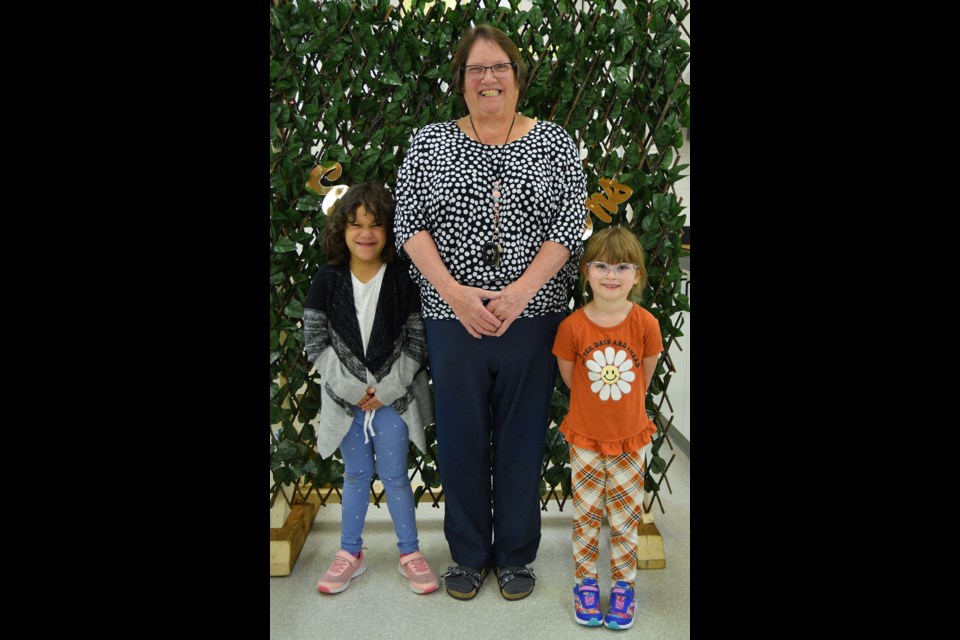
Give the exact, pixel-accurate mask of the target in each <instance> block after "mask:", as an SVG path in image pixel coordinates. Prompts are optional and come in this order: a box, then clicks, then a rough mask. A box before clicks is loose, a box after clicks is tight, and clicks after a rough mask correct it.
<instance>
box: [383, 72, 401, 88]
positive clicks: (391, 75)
mask: <svg viewBox="0 0 960 640" xmlns="http://www.w3.org/2000/svg"><path fill="white" fill-rule="evenodd" d="M380 82H382V83H383V84H388V85H390V86H393V87H399V86H400V85H402V84H403V82H401V80H400V76H399V75H398V74H397V72H396V71H394V70H393V69H391V70H389V71H387V72H386V73H384V74H383V75H382V76H381V77H380Z"/></svg>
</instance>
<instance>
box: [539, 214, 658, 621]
mask: <svg viewBox="0 0 960 640" xmlns="http://www.w3.org/2000/svg"><path fill="white" fill-rule="evenodd" d="M646 283H647V272H646V269H645V268H644V256H643V248H642V247H641V246H640V242H639V240H637V237H636V236H635V235H634V234H633V233H632V232H631V231H630V230H628V229H626V228H624V227H621V226H616V227H608V228H606V229H604V230H602V231H599V232H597V233H595V234H594V235H593V236H592V237H591V238H590V240H589V241H588V242H587V247H586V249H585V251H584V255H583V289H584V296H585V299H587V300H588V302H587V303H586V304H584V305H583V307H581V308H580V309H578V310H576V311H574V312H573V313H572V314H570V315H569V316H568V317H567V318H566V319H565V320H564V321H563V322H561V323H560V328H559V330H558V331H557V337H556V340H554V344H553V353H554V355H556V356H557V364H558V365H559V367H560V375H561V377H562V378H563V381H564V382H565V383H566V384H567V386H568V387H569V388H570V410H569V411H568V412H567V415H566V417H565V418H564V420H563V423H562V424H561V425H560V431H561V432H562V433H563V435H564V437H565V439H566V440H567V442H568V443H569V447H570V466H571V474H572V478H571V485H572V487H573V512H574V518H573V561H574V566H575V571H574V579H575V582H576V586H574V588H573V595H574V597H573V603H574V619H575V620H576V621H577V623H578V624H582V625H586V626H590V627H598V626H600V625H601V624H603V625H605V626H607V627H609V628H611V629H628V628H629V627H630V626H632V625H633V613H634V609H635V606H636V603H635V600H634V589H633V584H634V580H635V579H636V575H637V527H638V526H639V524H640V522H641V519H642V516H643V473H644V470H643V454H642V449H643V448H644V447H645V446H646V445H647V444H648V443H649V442H650V437H651V435H653V434H654V433H656V430H657V428H656V426H655V425H654V424H653V422H652V421H651V420H650V419H649V418H648V417H647V412H646V397H647V388H648V387H649V385H650V379H651V377H652V376H653V370H654V368H656V366H657V358H658V357H659V354H660V352H661V351H663V342H662V340H661V337H660V325H659V323H658V322H657V320H656V318H654V317H653V315H652V314H651V313H650V312H649V311H647V310H646V309H644V308H643V307H641V306H640V305H638V304H636V303H635V302H633V301H632V300H631V298H634V297H636V296H638V295H639V293H640V292H641V291H642V290H643V288H644V287H645V286H646ZM604 512H606V515H607V521H608V522H609V523H610V574H611V583H613V587H612V589H611V591H610V599H609V605H608V609H607V614H606V616H604V615H603V614H602V613H601V610H600V597H599V595H600V588H599V585H598V583H597V577H598V575H597V560H598V557H599V554H600V522H601V520H602V518H603V515H604Z"/></svg>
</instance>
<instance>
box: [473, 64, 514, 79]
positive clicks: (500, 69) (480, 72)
mask: <svg viewBox="0 0 960 640" xmlns="http://www.w3.org/2000/svg"><path fill="white" fill-rule="evenodd" d="M516 68H517V63H516V62H513V61H512V60H511V61H510V62H498V63H497V64H493V65H490V66H489V67H485V66H483V65H482V64H467V65H464V66H462V67H460V75H465V76H466V77H468V78H470V79H471V80H482V79H483V76H485V75H487V69H490V71H491V72H493V77H494V78H502V77H503V76H505V75H507V74H508V73H512V72H513V70H514V69H516Z"/></svg>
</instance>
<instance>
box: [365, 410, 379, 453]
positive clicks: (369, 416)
mask: <svg viewBox="0 0 960 640" xmlns="http://www.w3.org/2000/svg"><path fill="white" fill-rule="evenodd" d="M376 413H377V410H376V409H371V410H370V411H365V412H364V414H363V444H367V443H368V442H370V438H372V437H373V436H374V435H376V434H375V433H374V432H373V416H374V415H375V414H376ZM368 430H369V431H370V438H368V437H367V431H368Z"/></svg>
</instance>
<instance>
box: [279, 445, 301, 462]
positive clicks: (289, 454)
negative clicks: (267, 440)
mask: <svg viewBox="0 0 960 640" xmlns="http://www.w3.org/2000/svg"><path fill="white" fill-rule="evenodd" d="M277 453H279V454H280V459H281V460H283V461H284V462H287V461H289V460H292V459H293V458H294V457H295V456H296V455H297V447H296V446H294V443H293V442H292V441H290V440H281V441H280V444H279V445H278V446H277Z"/></svg>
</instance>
